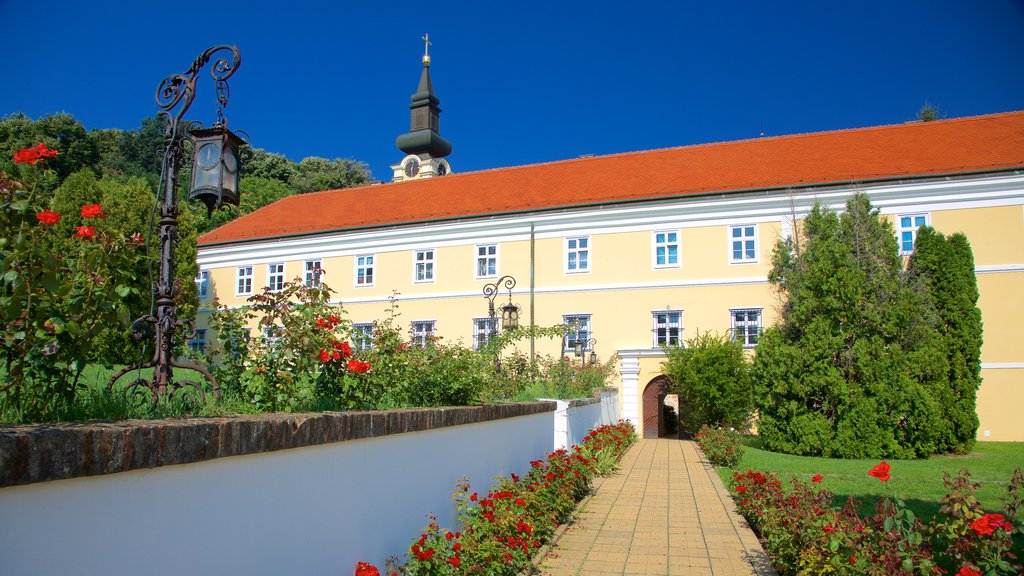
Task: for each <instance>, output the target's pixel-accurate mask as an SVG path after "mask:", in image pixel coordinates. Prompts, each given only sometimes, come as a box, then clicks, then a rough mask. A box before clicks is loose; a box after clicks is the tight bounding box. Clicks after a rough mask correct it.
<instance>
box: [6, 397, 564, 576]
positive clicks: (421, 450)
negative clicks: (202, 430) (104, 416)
mask: <svg viewBox="0 0 1024 576" xmlns="http://www.w3.org/2000/svg"><path fill="white" fill-rule="evenodd" d="M553 419H554V415H553V413H551V412H547V413H543V414H534V415H530V416H521V417H517V418H509V419H504V420H493V421H489V422H483V423H477V424H469V425H465V426H456V427H451V428H442V429H437V430H429V431H425V432H416V433H408V434H397V435H392V436H383V437H378V438H372V439H367V440H353V441H346V442H337V443H333V444H327V445H323V446H315V447H308V448H298V449H293V450H282V451H278V452H268V453H264V454H258V455H250V456H236V457H231V458H221V459H217V460H212V461H209V462H202V463H198V464H189V465H180V466H166V467H162V468H155V469H150V470H139V471H132V472H124V473H120V474H111V475H107V476H95V477H87V478H75V479H70V480H59V481H55V482H44V483H39V484H32V485H28V486H14V487H8V488H3V489H0V574H11V575H15V574H17V575H19V576H32V575H47V576H49V575H55V574H90V575H91V574H97V575H119V574H123V575H126V576H127V575H131V576H138V575H141V574H146V575H154V576H158V575H163V574H167V575H172V574H173V575H180V574H191V575H205V574H211V575H212V574H216V575H224V574H247V575H259V574H273V575H282V574H296V575H299V574H301V575H303V576H306V575H310V576H313V575H320V574H323V575H331V576H347V575H350V574H352V573H353V571H354V569H355V565H356V562H358V561H365V562H371V563H374V564H377V565H378V566H379V567H380V568H381V570H382V571H383V564H384V560H385V559H386V558H387V557H388V556H390V555H401V554H403V553H404V552H405V551H406V550H407V549H408V546H409V544H410V543H411V542H412V540H413V539H414V538H415V537H416V536H417V535H418V534H419V532H420V530H422V528H423V527H424V526H425V525H426V524H427V520H426V518H425V517H424V515H426V514H428V513H431V512H433V513H436V514H437V515H438V517H439V521H440V522H441V524H442V525H443V526H454V522H453V517H454V512H455V510H454V504H453V503H452V500H451V493H452V489H453V488H454V487H455V483H456V481H457V480H458V479H459V478H460V477H462V476H469V477H470V479H471V480H472V482H473V485H474V489H478V490H480V491H484V490H486V488H488V487H489V486H490V484H491V481H492V479H493V477H494V476H496V475H499V474H508V473H512V472H515V473H519V474H522V473H525V472H526V469H527V468H529V462H530V460H534V459H538V458H543V457H544V456H546V455H547V454H548V453H549V452H550V450H551V430H552V428H553V424H554V422H553Z"/></svg>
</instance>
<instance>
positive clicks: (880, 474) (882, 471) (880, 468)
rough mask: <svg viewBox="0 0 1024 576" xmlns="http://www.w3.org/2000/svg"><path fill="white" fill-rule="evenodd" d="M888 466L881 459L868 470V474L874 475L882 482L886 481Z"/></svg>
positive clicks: (887, 478) (887, 479)
mask: <svg viewBox="0 0 1024 576" xmlns="http://www.w3.org/2000/svg"><path fill="white" fill-rule="evenodd" d="M889 468H890V467H889V464H887V463H886V462H885V461H882V462H881V463H879V464H878V465H877V466H875V467H874V468H872V469H871V470H870V471H869V472H868V476H874V477H875V478H878V479H879V480H881V481H882V482H888V481H889Z"/></svg>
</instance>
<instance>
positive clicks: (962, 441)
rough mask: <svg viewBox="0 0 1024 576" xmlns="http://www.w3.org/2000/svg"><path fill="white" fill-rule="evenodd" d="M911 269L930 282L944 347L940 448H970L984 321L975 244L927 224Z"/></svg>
mask: <svg viewBox="0 0 1024 576" xmlns="http://www.w3.org/2000/svg"><path fill="white" fill-rule="evenodd" d="M907 270H908V274H909V275H910V277H911V278H914V279H920V280H923V281H924V282H925V283H926V284H927V286H928V291H929V293H930V294H931V296H932V303H933V305H934V306H935V312H936V314H937V316H938V318H937V320H938V322H937V332H938V334H939V336H940V338H941V340H942V347H943V350H944V352H945V360H946V362H945V364H944V367H946V368H947V370H948V373H947V374H946V378H945V382H946V386H944V387H942V388H941V389H940V390H939V397H938V404H939V408H940V410H941V412H942V415H941V420H940V421H941V423H942V426H943V427H944V428H945V430H943V434H942V436H941V437H942V438H943V440H944V441H943V442H942V443H941V444H940V445H939V449H940V450H943V451H956V452H964V453H966V452H969V451H970V449H971V447H972V446H974V439H975V433H976V432H977V430H978V424H979V422H978V413H977V410H976V407H975V399H976V396H977V392H978V388H979V387H980V386H981V344H982V323H981V310H979V309H978V281H977V278H976V277H975V275H974V254H973V252H972V251H971V244H970V242H968V241H967V237H966V236H964V235H963V234H960V233H956V234H953V235H952V236H948V237H947V236H944V235H942V234H941V233H939V232H936V231H935V230H934V229H932V228H931V227H928V226H925V227H923V228H921V229H919V230H918V232H917V242H915V244H914V253H913V255H912V256H911V258H910V262H909V264H908V266H907Z"/></svg>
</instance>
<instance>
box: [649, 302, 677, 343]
mask: <svg viewBox="0 0 1024 576" xmlns="http://www.w3.org/2000/svg"><path fill="white" fill-rule="evenodd" d="M652 316H653V322H654V328H653V329H652V330H653V332H654V347H655V348H658V347H661V346H679V344H680V341H679V337H680V336H681V335H682V332H683V313H682V312H670V311H667V310H666V311H664V312H652Z"/></svg>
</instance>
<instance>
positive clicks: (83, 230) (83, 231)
mask: <svg viewBox="0 0 1024 576" xmlns="http://www.w3.org/2000/svg"><path fill="white" fill-rule="evenodd" d="M95 236H96V227H95V226H79V227H78V232H75V234H74V237H75V238H93V237H95Z"/></svg>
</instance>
